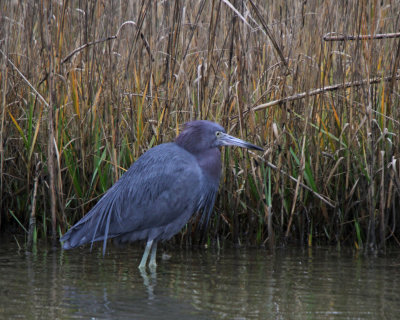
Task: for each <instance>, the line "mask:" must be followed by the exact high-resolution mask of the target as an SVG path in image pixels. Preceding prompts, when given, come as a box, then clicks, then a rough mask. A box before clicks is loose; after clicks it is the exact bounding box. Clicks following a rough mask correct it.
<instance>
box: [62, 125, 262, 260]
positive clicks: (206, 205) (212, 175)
mask: <svg viewBox="0 0 400 320" xmlns="http://www.w3.org/2000/svg"><path fill="white" fill-rule="evenodd" d="M230 145H235V146H239V147H243V148H249V149H256V150H263V149H262V148H260V147H258V146H256V145H253V144H251V143H249V142H246V141H243V140H241V139H238V138H235V137H232V136H230V135H228V134H226V132H225V130H224V128H222V127H221V126H220V125H219V124H217V123H214V122H210V121H206V120H198V121H192V122H188V123H186V125H185V127H184V130H183V131H182V133H181V134H180V135H179V136H178V137H177V138H176V139H175V142H171V143H164V144H161V145H158V146H156V147H154V148H151V149H150V150H148V151H147V152H145V153H144V154H143V155H142V156H141V157H139V159H138V160H137V161H136V162H135V163H134V164H133V165H132V166H131V167H130V168H129V169H128V171H126V172H125V174H124V175H122V177H121V178H120V179H119V180H118V181H117V182H116V183H115V184H114V185H113V186H112V187H111V188H110V189H109V190H108V191H107V192H106V193H105V195H104V196H103V197H102V198H101V199H100V200H99V202H98V203H97V204H96V205H95V206H94V207H93V208H92V210H90V211H89V213H88V214H86V215H85V216H84V217H83V218H82V219H81V220H80V221H78V222H77V223H76V224H75V225H74V226H73V227H71V229H69V230H68V232H67V233H66V234H64V236H63V237H62V238H61V239H60V241H62V242H63V248H64V249H72V248H75V247H78V246H80V245H83V244H85V243H89V242H90V243H93V242H95V241H103V242H104V243H103V254H104V253H105V249H106V241H107V239H110V238H115V239H116V240H117V241H119V242H122V243H124V242H133V241H136V240H147V245H146V249H145V252H144V254H143V258H142V260H141V262H140V265H139V268H144V267H145V266H146V263H147V258H148V255H149V252H150V249H151V258H150V263H149V265H150V266H155V265H156V251H157V242H158V241H161V240H167V239H169V238H171V237H172V236H173V235H175V234H176V233H178V232H179V231H180V230H181V229H182V227H183V226H184V225H185V224H186V223H187V222H188V221H189V219H190V218H191V216H192V215H193V214H194V213H196V212H202V221H203V223H204V224H205V225H207V223H208V220H209V217H210V215H211V212H212V209H213V206H214V202H215V197H216V194H217V191H218V185H219V180H220V175H221V152H220V150H219V148H220V147H221V146H230Z"/></svg>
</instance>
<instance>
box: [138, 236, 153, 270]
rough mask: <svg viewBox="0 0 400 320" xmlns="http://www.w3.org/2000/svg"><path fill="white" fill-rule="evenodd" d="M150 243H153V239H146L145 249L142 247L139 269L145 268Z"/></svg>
mask: <svg viewBox="0 0 400 320" xmlns="http://www.w3.org/2000/svg"><path fill="white" fill-rule="evenodd" d="M152 244H153V240H150V241H147V244H146V249H144V253H143V257H142V261H140V264H139V269H144V268H146V262H147V257H148V256H149V253H150V249H151V245H152Z"/></svg>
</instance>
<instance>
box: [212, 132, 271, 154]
mask: <svg viewBox="0 0 400 320" xmlns="http://www.w3.org/2000/svg"><path fill="white" fill-rule="evenodd" d="M221 134H222V136H220V137H219V141H220V142H221V145H223V146H238V147H242V148H247V149H255V150H260V151H264V149H263V148H261V147H259V146H256V145H254V144H252V143H250V142H247V141H244V140H242V139H239V138H235V137H232V136H230V135H229V134H226V133H221Z"/></svg>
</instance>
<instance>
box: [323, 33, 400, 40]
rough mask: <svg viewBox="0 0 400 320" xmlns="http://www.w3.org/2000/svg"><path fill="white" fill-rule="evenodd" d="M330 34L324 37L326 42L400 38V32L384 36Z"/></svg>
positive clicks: (383, 34) (384, 34)
mask: <svg viewBox="0 0 400 320" xmlns="http://www.w3.org/2000/svg"><path fill="white" fill-rule="evenodd" d="M332 34H335V33H328V34H325V35H324V36H323V39H324V41H349V40H376V39H392V38H400V32H395V33H382V34H366V35H361V34H360V35H332Z"/></svg>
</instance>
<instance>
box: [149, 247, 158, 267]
mask: <svg viewBox="0 0 400 320" xmlns="http://www.w3.org/2000/svg"><path fill="white" fill-rule="evenodd" d="M156 253H157V242H155V243H154V244H153V248H151V255H150V262H149V267H153V268H154V267H156V266H157V262H156Z"/></svg>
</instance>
